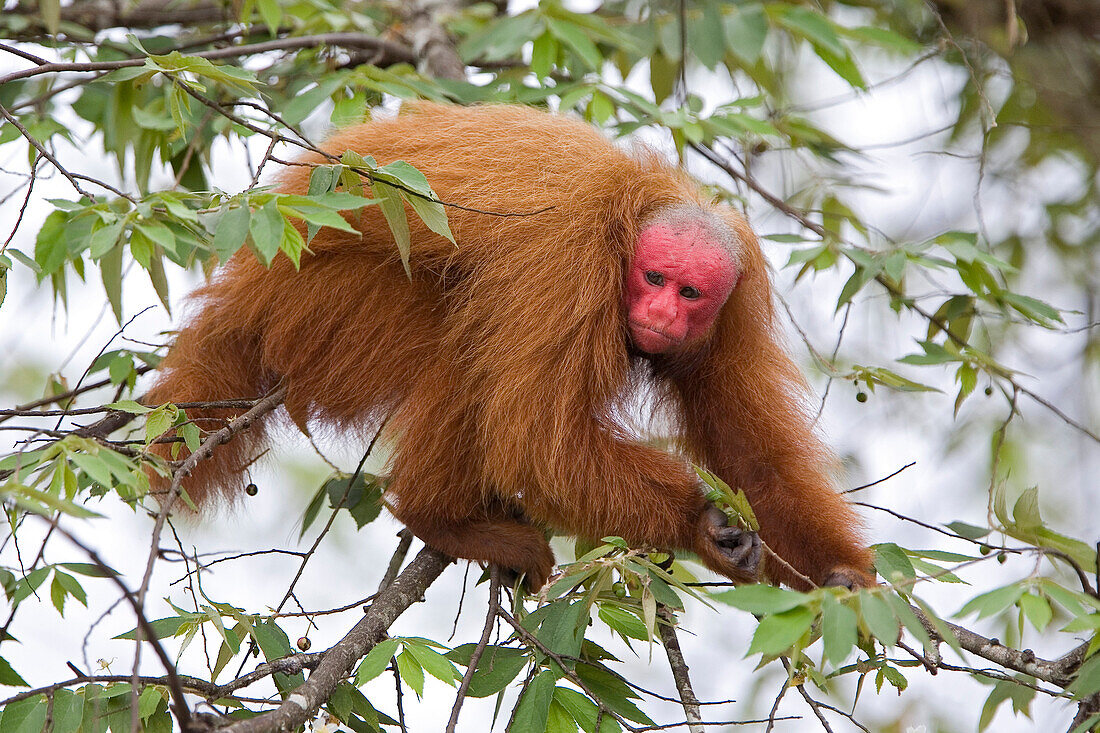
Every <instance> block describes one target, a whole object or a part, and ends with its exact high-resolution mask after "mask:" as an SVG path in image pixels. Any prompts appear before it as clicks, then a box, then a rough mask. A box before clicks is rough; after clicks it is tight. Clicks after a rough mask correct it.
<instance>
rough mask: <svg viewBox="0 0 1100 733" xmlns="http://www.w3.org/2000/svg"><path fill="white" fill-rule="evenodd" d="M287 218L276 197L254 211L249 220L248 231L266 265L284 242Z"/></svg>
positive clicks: (261, 259)
mask: <svg viewBox="0 0 1100 733" xmlns="http://www.w3.org/2000/svg"><path fill="white" fill-rule="evenodd" d="M285 227H286V220H285V219H283V215H282V214H281V213H280V212H279V204H278V202H277V200H276V199H272V200H271V201H268V202H267V203H266V204H264V205H263V206H261V207H260V208H259V209H257V210H256V211H254V212H252V215H251V219H250V220H249V222H248V232H249V234H251V235H252V246H253V249H254V251H255V252H256V255H257V256H258V257H259V258H260V262H262V263H263V264H264V266H265V267H266V266H268V265H270V264H271V261H272V260H273V259H275V255H276V254H277V253H278V252H279V246H280V245H281V244H282V242H283V229H284V228H285Z"/></svg>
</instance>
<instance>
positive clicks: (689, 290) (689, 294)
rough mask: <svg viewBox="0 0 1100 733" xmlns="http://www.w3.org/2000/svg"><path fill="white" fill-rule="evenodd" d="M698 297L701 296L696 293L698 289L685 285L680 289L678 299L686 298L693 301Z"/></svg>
mask: <svg viewBox="0 0 1100 733" xmlns="http://www.w3.org/2000/svg"><path fill="white" fill-rule="evenodd" d="M700 295H702V293H700V292H699V291H698V289H696V288H693V287H691V286H690V285H685V286H684V287H682V288H680V297H681V298H686V299H688V300H695V299H696V298H698V297H699V296H700Z"/></svg>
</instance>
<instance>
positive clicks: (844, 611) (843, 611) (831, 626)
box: [821, 594, 858, 665]
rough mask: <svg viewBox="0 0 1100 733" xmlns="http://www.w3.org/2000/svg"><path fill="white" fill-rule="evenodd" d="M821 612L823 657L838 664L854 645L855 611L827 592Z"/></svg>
mask: <svg viewBox="0 0 1100 733" xmlns="http://www.w3.org/2000/svg"><path fill="white" fill-rule="evenodd" d="M821 614H822V615H821V639H822V645H823V647H824V652H825V658H827V659H829V660H831V661H832V662H833V664H837V665H839V664H841V663H842V662H843V661H844V659H845V658H846V657H847V656H848V654H849V652H851V651H852V647H854V646H855V645H856V641H857V636H858V633H857V619H856V612H855V611H853V610H852V609H851V608H849V607H848V606H846V605H844V604H842V603H840V602H839V601H837V599H836V598H834V597H833V596H832V595H831V594H827V595H826V596H825V600H824V604H823V605H822V608H821Z"/></svg>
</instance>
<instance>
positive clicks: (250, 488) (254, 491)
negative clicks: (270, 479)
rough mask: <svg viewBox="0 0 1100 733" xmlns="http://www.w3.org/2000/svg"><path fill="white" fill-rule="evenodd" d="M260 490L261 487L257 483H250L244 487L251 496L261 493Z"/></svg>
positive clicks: (245, 491)
mask: <svg viewBox="0 0 1100 733" xmlns="http://www.w3.org/2000/svg"><path fill="white" fill-rule="evenodd" d="M259 491H260V487H259V486H257V485H256V484H249V485H248V486H245V487H244V493H246V494H248V495H249V496H255V495H256V494H258V493H259Z"/></svg>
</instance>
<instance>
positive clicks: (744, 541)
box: [703, 506, 762, 578]
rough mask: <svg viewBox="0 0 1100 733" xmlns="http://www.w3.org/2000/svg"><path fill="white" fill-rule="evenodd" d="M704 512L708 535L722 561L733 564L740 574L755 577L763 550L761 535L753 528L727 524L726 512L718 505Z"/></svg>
mask: <svg viewBox="0 0 1100 733" xmlns="http://www.w3.org/2000/svg"><path fill="white" fill-rule="evenodd" d="M703 514H704V518H703V521H704V525H705V527H706V533H707V537H708V539H709V540H710V542H711V544H712V545H713V546H714V549H715V550H717V554H718V555H719V556H720V557H721V559H722V561H723V562H724V563H728V564H730V565H732V566H733V567H734V568H735V569H736V571H738V573H739V574H743V575H745V576H748V577H749V578H755V576H756V569H757V568H758V567H759V565H760V554H761V551H762V548H761V545H760V535H759V534H757V533H756V532H753V531H752V530H744V529H741V528H740V527H730V526H727V524H726V522H727V521H728V519H727V517H726V515H725V512H723V511H722V510H721V509H719V508H718V507H716V506H708V507H707V508H706V510H705V511H704V513H703ZM727 574H728V572H727Z"/></svg>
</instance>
